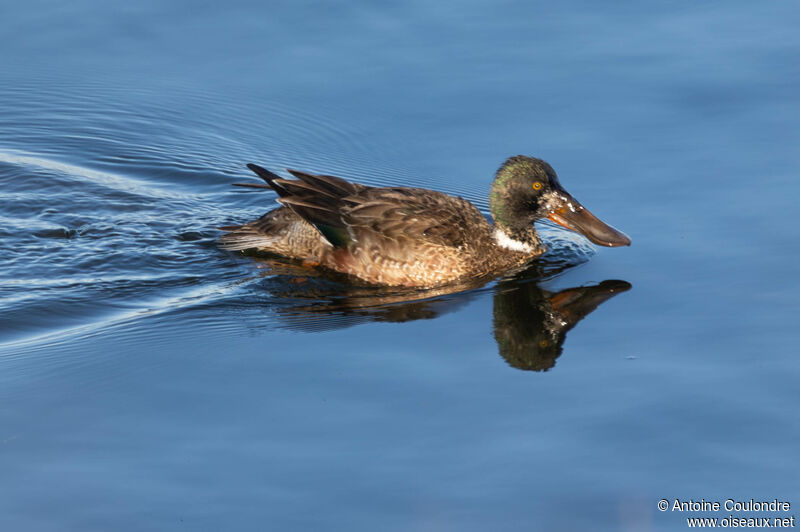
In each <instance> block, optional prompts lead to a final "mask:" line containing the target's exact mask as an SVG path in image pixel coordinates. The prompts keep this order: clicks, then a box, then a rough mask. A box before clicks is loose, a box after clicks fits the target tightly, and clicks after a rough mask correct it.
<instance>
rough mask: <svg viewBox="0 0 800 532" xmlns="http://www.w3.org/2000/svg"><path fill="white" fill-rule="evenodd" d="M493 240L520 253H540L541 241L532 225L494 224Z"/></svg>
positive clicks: (502, 246)
mask: <svg viewBox="0 0 800 532" xmlns="http://www.w3.org/2000/svg"><path fill="white" fill-rule="evenodd" d="M494 241H495V243H496V244H497V245H498V246H499V247H501V248H503V249H507V250H510V251H517V252H520V253H528V254H533V253H540V252H541V248H542V241H541V239H540V238H539V235H538V234H536V229H534V228H533V226H527V227H512V226H508V225H505V224H502V223H497V224H495V226H494Z"/></svg>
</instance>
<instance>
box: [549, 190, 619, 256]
mask: <svg viewBox="0 0 800 532" xmlns="http://www.w3.org/2000/svg"><path fill="white" fill-rule="evenodd" d="M548 218H549V219H550V220H551V221H553V222H555V223H557V224H558V225H560V226H562V227H565V228H567V229H569V230H570V231H575V232H576V233H580V234H582V235H583V236H585V237H586V238H588V239H589V240H591V241H592V242H594V243H595V244H597V245H598V246H607V247H610V248H615V247H618V246H630V245H631V239H630V238H628V235H626V234H625V233H623V232H622V231H618V230H616V229H614V228H613V227H611V226H610V225H608V224H607V223H604V222H602V221H601V220H600V219H599V218H598V217H597V216H595V215H594V214H592V213H591V212H589V209H587V208H585V207H584V206H583V205H581V204H580V203H578V201H577V200H575V198H573V197H571V196H569V197H568V198H566V200H565V201H564V205H563V206H562V207H560V208H558V209H556V210H554V211H551V212H550V214H549V216H548Z"/></svg>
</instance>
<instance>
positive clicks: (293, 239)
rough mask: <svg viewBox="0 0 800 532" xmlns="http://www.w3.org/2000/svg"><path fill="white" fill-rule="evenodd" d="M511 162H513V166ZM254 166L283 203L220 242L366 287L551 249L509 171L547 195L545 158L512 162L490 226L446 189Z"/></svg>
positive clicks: (448, 275) (448, 276)
mask: <svg viewBox="0 0 800 532" xmlns="http://www.w3.org/2000/svg"><path fill="white" fill-rule="evenodd" d="M515 160H516V163H517V164H512V165H510V164H509V163H510V162H512V161H515ZM524 163H527V165H526V164H524ZM520 164H521V165H522V168H521V167H520ZM542 165H544V166H542ZM248 166H249V168H250V169H251V170H253V171H254V172H255V173H256V174H258V175H259V177H261V178H262V179H264V180H265V181H266V182H267V187H268V188H271V189H272V190H274V191H275V192H277V193H278V195H279V196H280V197H279V199H278V201H279V202H280V203H282V204H283V206H282V207H279V208H277V209H275V210H272V211H270V212H268V213H266V214H265V215H264V216H262V217H261V218H259V219H258V220H255V221H253V222H250V223H247V224H244V225H241V226H235V227H228V228H225V229H226V230H228V231H230V232H229V233H228V234H227V235H225V236H224V237H223V239H222V241H223V244H222V245H223V247H224V248H226V249H231V250H245V249H257V250H259V251H262V252H267V253H273V254H277V255H281V256H284V257H287V258H290V259H294V260H299V261H303V262H304V263H306V264H311V265H314V266H322V267H324V268H328V269H330V270H334V271H337V272H340V273H344V274H347V275H352V276H354V277H357V278H358V279H360V280H361V281H364V282H367V283H370V284H379V285H393V286H420V287H430V286H436V285H442V284H448V283H452V282H456V281H461V280H465V279H472V278H482V277H491V276H496V275H500V274H502V273H505V272H508V271H511V270H514V269H517V268H520V267H522V266H524V265H525V264H527V263H528V262H530V261H531V260H533V259H535V258H536V257H538V256H540V255H541V254H542V253H544V251H545V247H544V246H543V245H542V243H541V241H540V240H539V237H538V235H537V234H536V231H535V229H534V228H533V224H532V222H533V220H534V219H535V218H536V216H535V215H534V212H536V211H535V210H531V206H532V205H531V202H530V199H531V198H530V197H528V196H533V195H531V194H528V193H527V191H528V190H530V189H531V188H533V186H532V184H531V183H520V175H521V174H520V175H517V174H519V172H516V173H515V172H512V170H515V171H517V170H520V169H522V170H529V171H531V170H538V169H540V170H541V171H542V173H541V175H539V174H537V173H536V172H535V171H534V172H533V173H532V174H531V175H530V176H528V177H530V178H531V179H534V181H533V183H536V184H537V185H538V187H539V188H536V189H534V190H532V192H537V193H536V194H534V195H535V196H536V197H540V196H542V195H543V192H544V183H545V182H546V181H547V188H548V190H551V189H553V190H555V188H554V187H555V185H557V184H558V182H557V179H556V178H555V172H553V171H552V169H551V168H550V167H549V165H547V163H544V161H540V160H539V159H532V158H520V157H518V158H512V159H509V161H507V162H506V164H505V165H504V166H503V167H502V168H501V170H500V171H498V177H497V178H496V179H495V183H494V185H493V187H492V198H491V200H492V214H493V217H494V218H495V225H492V224H491V223H489V221H488V220H487V219H486V218H485V217H484V216H483V215H482V214H481V213H480V211H478V209H477V208H476V207H475V206H474V205H472V204H471V203H469V202H468V201H466V200H464V199H462V198H459V197H454V196H449V195H447V194H443V193H441V192H436V191H432V190H426V189H419V188H406V187H386V188H377V187H368V186H365V185H361V184H357V183H351V182H348V181H345V180H343V179H340V178H337V177H333V176H324V175H314V174H308V173H305V172H299V171H295V170H289V172H290V173H291V174H292V175H293V176H295V177H296V178H297V179H296V180H289V179H282V178H281V177H279V176H277V175H276V174H273V173H271V172H269V171H268V170H265V169H263V168H261V167H259V166H256V165H248ZM504 169H505V170H507V171H504ZM548 169H549V171H550V173H552V176H550V175H548V172H547V170H548ZM523 173H525V174H527V173H530V172H523ZM551 180H554V183H551V182H549V181H551ZM523 181H524V179H523ZM520 184H522V185H524V187H525V188H523V189H520V190H524V191H525V194H523V196H525V197H523V198H521V197H520V196H518V194H519V191H517V190H516V188H517V185H520ZM245 186H257V187H259V188H267V187H265V186H264V185H245ZM556 192H558V191H555V192H553V193H556ZM564 194H566V192H564ZM520 199H522V200H523V201H518V200H520ZM570 199H572V198H571V197H570ZM545 200H546V198H542V201H540V202H539V203H542V207H543V208H544V207H547V206H546V205H544V203H546V201H545ZM572 200H573V201H574V199H572ZM567 203H569V202H567ZM574 203H575V205H577V207H579V208H580V209H581V210H583V208H582V207H581V206H580V204H578V203H577V202H576V201H575V202H574ZM537 205H538V204H537ZM570 205H572V204H570ZM547 208H549V207H547ZM518 210H519V211H520V212H517V211H518ZM523 210H524V211H526V212H527V214H523V213H522V211H523ZM585 212H586V213H588V211H585ZM562 214H563V213H562ZM520 215H521V216H520ZM590 216H591V215H590ZM539 217H541V216H539ZM518 218H519V219H518ZM592 218H593V217H592ZM594 220H596V218H595V219H594ZM517 222H519V223H517ZM597 222H599V220H597ZM600 223H602V222H600ZM606 227H608V226H606ZM571 228H573V229H574V227H571ZM612 230H613V229H612ZM617 234H618V235H621V233H618V232H617ZM623 236H624V235H623ZM626 238H627V237H626ZM595 241H596V240H595ZM601 243H603V244H605V245H622V243H616V242H615V243H612V244H609V243H606V242H601ZM623 243H624V242H623ZM627 243H629V241H628V242H627Z"/></svg>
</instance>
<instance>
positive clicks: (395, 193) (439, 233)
mask: <svg viewBox="0 0 800 532" xmlns="http://www.w3.org/2000/svg"><path fill="white" fill-rule="evenodd" d="M247 166H248V168H250V169H251V170H253V171H254V172H255V173H256V174H257V175H258V176H259V177H261V178H262V179H264V181H266V182H267V184H268V185H269V186H270V187H271V188H272V189H273V190H275V192H277V193H278V195H279V196H280V197H279V199H278V201H279V202H280V203H282V204H283V205H286V206H287V207H288V208H290V209H291V210H292V211H293V212H294V213H295V214H297V215H298V216H299V217H301V218H302V219H304V220H305V221H307V222H308V223H310V224H311V225H313V226H314V227H316V228H317V230H318V231H319V232H320V234H321V235H322V236H323V237H324V238H325V239H326V240H327V241H328V242H329V243H330V244H331V245H333V246H334V247H338V248H346V247H350V246H352V245H355V244H357V243H361V244H362V245H363V244H364V243H366V242H368V243H370V244H375V245H380V244H381V241H385V240H393V241H395V242H400V241H415V242H426V243H428V244H436V245H444V246H453V247H459V246H461V245H462V244H463V243H465V242H467V241H468V239H469V238H470V237H473V238H474V236H475V235H474V234H472V233H474V230H475V228H476V227H479V228H481V229H483V228H484V226H485V227H488V223H487V222H486V220H485V218H484V217H483V215H481V214H480V212H479V211H478V210H477V209H476V208H475V207H474V206H473V205H472V204H471V203H469V202H468V201H466V200H464V199H462V198H457V197H453V196H448V195H447V194H443V193H441V192H435V191H432V190H425V189H417V188H406V187H392V188H375V187H368V186H365V185H361V184H358V183H351V182H349V181H346V180H344V179H341V178H339V177H334V176H329V175H316V174H310V173H307V172H301V171H298V170H291V169H289V170H288V172H289V173H291V174H292V175H293V176H294V177H296V178H297V179H283V178H281V177H280V176H278V175H276V174H273V173H272V172H270V171H268V170H265V169H264V168H261V167H260V166H257V165H254V164H249V165H247Z"/></svg>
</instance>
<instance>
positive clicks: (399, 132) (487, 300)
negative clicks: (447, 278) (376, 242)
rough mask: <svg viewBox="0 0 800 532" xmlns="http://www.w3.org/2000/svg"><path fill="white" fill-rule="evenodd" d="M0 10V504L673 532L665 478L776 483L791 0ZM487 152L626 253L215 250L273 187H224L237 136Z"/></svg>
mask: <svg viewBox="0 0 800 532" xmlns="http://www.w3.org/2000/svg"><path fill="white" fill-rule="evenodd" d="M5 19H6V26H7V27H6V31H5V32H4V33H2V34H0V50H2V51H0V56H1V57H2V58H3V64H4V69H3V70H4V72H3V75H2V77H0V241H1V242H2V250H3V251H2V255H0V470H2V471H3V474H2V475H0V494H2V497H0V528H2V529H3V530H82V531H84V530H153V529H156V530H164V529H182V528H185V529H192V530H216V529H222V530H263V529H276V530H295V529H296V530H319V529H342V530H375V529H381V530H487V529H488V530H492V529H497V530H538V529H542V530H637V531H638V530H683V529H684V528H685V527H686V523H685V518H686V517H687V515H685V514H679V513H675V512H663V513H662V512H659V511H658V509H657V507H656V502H657V501H658V500H659V499H661V498H667V499H670V500H672V499H674V498H682V499H683V498H685V499H689V498H694V499H700V498H705V499H706V500H724V499H725V498H728V497H734V498H740V499H742V500H749V499H750V498H755V499H757V500H758V499H762V500H763V499H766V500H771V499H773V498H778V499H781V500H788V501H791V502H792V504H793V505H795V504H796V505H798V507H800V491H798V486H797V481H796V479H797V478H798V477H799V476H800V468H798V464H800V456H798V452H797V450H796V447H797V445H796V443H797V441H798V439H800V420H798V416H797V415H796V413H795V409H796V406H797V404H798V401H800V394H799V393H798V391H797V382H798V377H800V371H798V368H800V366H798V362H797V359H796V355H797V344H798V340H800V338H798V334H797V329H796V325H795V322H796V316H797V315H798V310H800V309H798V305H797V301H798V297H799V296H800V290H798V288H797V281H796V278H797V275H796V270H797V266H796V265H797V264H798V259H800V251H798V247H797V245H796V243H797V242H798V237H800V231H799V230H798V227H800V225H798V224H796V223H794V222H793V219H792V217H793V212H794V203H795V201H796V199H797V198H798V197H800V196H799V193H800V185H798V180H797V176H798V169H800V152H798V151H797V145H798V141H800V138H798V131H800V128H798V126H800V98H798V94H800V90H798V89H799V88H800V77H798V74H800V72H798V69H797V67H796V61H794V59H795V58H796V57H797V54H798V52H800V38H799V37H798V36H797V32H796V28H797V25H798V22H800V10H798V9H797V8H796V7H795V6H793V5H792V4H791V3H788V2H787V3H783V2H766V3H762V4H759V5H758V6H756V5H755V4H749V3H745V2H729V3H726V4H724V5H721V4H720V5H712V4H702V5H698V4H696V3H685V4H680V5H673V6H670V7H669V8H668V9H667V8H663V9H655V8H648V9H645V8H644V7H642V6H640V5H639V4H637V3H623V4H619V5H618V6H617V7H614V8H611V7H602V6H597V5H594V4H591V3H581V2H573V3H567V4H563V5H562V4H559V5H558V6H556V5H547V4H535V3H534V4H530V3H526V4H501V5H491V6H490V5H488V4H486V5H481V4H471V3H467V4H438V5H437V6H430V5H426V4H422V3H419V4H413V3H412V4H406V5H402V6H401V5H398V6H394V7H389V6H373V5H368V4H365V3H363V2H356V3H351V4H348V5H340V4H329V5H323V4H319V5H317V4H303V3H285V4H279V3H275V4H270V5H262V4H256V3H253V4H248V3H236V4H234V5H226V6H222V5H220V6H216V7H215V6H211V5H208V6H196V5H194V4H192V3H181V2H173V3H170V4H169V5H162V4H160V3H151V2H143V3H139V4H136V5H123V4H122V3H113V2H112V3H96V2H91V1H87V2H78V3H72V4H69V5H66V4H65V5H61V4H56V3H50V2H38V3H33V4H24V5H23V4H19V5H17V6H8V7H7V9H6V13H5ZM517 153H526V154H530V155H536V156H540V157H543V158H545V159H547V160H548V161H549V162H550V163H551V164H552V165H553V166H554V167H555V168H556V170H557V171H558V172H559V175H560V178H561V181H562V183H563V184H564V186H565V187H566V188H567V189H568V190H569V191H570V192H571V193H573V194H574V195H575V196H576V197H577V198H579V199H580V200H581V201H582V202H583V203H584V204H585V205H586V206H587V207H588V208H590V209H591V210H592V211H593V212H595V213H596V214H597V215H598V216H599V217H600V218H602V219H604V220H606V221H608V222H610V223H611V224H613V225H614V226H616V227H619V228H621V229H622V230H624V231H625V232H626V233H628V234H630V235H631V237H632V239H633V246H632V247H631V248H625V249H596V248H594V247H593V246H592V245H591V244H589V243H588V242H587V241H585V240H583V239H582V238H581V237H578V236H576V235H574V234H571V233H567V232H565V231H563V230H561V229H559V228H555V227H551V226H549V225H543V226H542V227H541V231H542V233H543V234H544V235H545V237H546V240H547V242H548V245H549V247H550V252H549V253H548V254H547V255H545V256H544V257H543V258H542V259H541V260H540V261H538V262H537V263H536V264H534V265H533V266H532V267H531V268H529V269H528V270H526V271H524V272H521V273H519V274H517V275H515V276H512V277H508V278H503V279H499V280H496V281H493V282H490V283H487V284H483V285H468V286H463V287H459V290H440V291H427V292H418V291H402V290H394V289H377V288H368V287H355V286H349V285H347V284H344V283H342V282H341V280H338V279H333V278H329V277H326V276H324V275H319V274H317V273H315V272H313V271H310V270H304V269H298V268H297V267H293V266H291V265H285V264H279V263H276V262H274V261H270V260H266V259H263V258H258V257H252V256H248V255H242V254H236V253H230V252H226V251H222V250H220V249H219V248H218V246H217V242H216V240H217V238H218V236H219V234H220V233H219V231H218V230H216V229H215V228H216V227H219V226H224V225H229V224H234V223H241V222H244V221H247V220H250V219H253V218H255V217H257V216H259V215H261V214H262V213H263V212H265V211H266V210H268V209H270V208H272V206H273V205H274V195H273V194H272V193H271V192H262V191H257V190H248V189H242V188H236V187H232V186H230V185H231V183H234V182H241V181H244V180H249V179H251V178H252V176H250V175H248V171H247V170H246V168H245V167H244V165H245V163H248V162H257V163H259V164H261V165H263V166H265V167H268V168H271V169H274V170H276V171H282V169H283V168H286V167H292V168H300V169H307V170H311V171H319V172H324V173H331V174H335V175H340V176H342V177H345V178H348V179H352V180H356V181H360V182H363V183H366V184H370V185H410V186H422V187H426V188H433V189H438V190H443V191H446V192H449V193H451V194H456V195H460V196H463V197H465V198H467V199H469V200H470V201H473V202H474V203H475V204H476V205H477V206H478V207H479V208H480V209H481V210H482V211H483V212H484V213H486V212H487V210H488V202H487V192H488V187H489V183H490V181H491V176H492V174H493V173H494V171H495V169H496V168H497V167H498V166H499V164H500V163H501V162H502V161H503V160H504V159H505V158H506V157H508V156H510V155H514V154H517ZM726 515H727V514H726ZM726 515H719V516H718V517H720V518H721V517H725V516H726ZM787 515H788V514H787ZM787 515H781V516H782V517H786V516H787Z"/></svg>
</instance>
